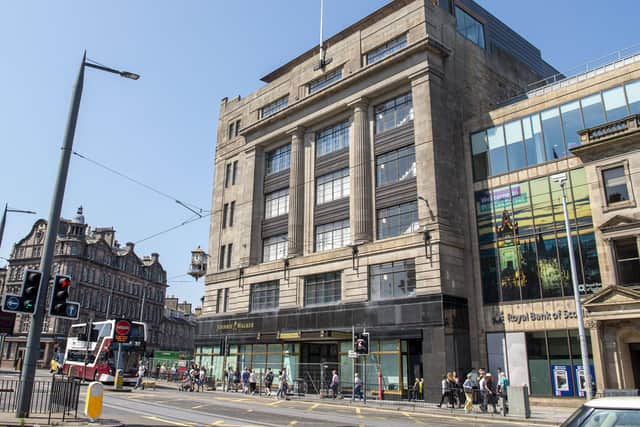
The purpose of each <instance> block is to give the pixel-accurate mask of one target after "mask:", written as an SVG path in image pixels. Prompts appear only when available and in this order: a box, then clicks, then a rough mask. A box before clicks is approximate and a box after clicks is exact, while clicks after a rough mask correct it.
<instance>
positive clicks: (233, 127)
mask: <svg viewBox="0 0 640 427" xmlns="http://www.w3.org/2000/svg"><path fill="white" fill-rule="evenodd" d="M235 133H236V122H231V123H229V130H228V131H227V139H231V138H233V137H234V136H235Z"/></svg>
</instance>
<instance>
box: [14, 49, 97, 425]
mask: <svg viewBox="0 0 640 427" xmlns="http://www.w3.org/2000/svg"><path fill="white" fill-rule="evenodd" d="M85 60H86V53H85V54H84V55H83V57H82V63H81V65H80V71H79V72H78V78H77V80H76V85H75V88H74V91H73V98H72V102H71V108H70V110H69V117H68V119H67V129H66V131H65V137H64V145H63V146H62V153H61V154H60V164H59V166H58V176H57V177H56V184H55V188H54V191H53V200H52V201H51V210H50V212H49V220H48V222H47V235H46V237H45V240H44V251H43V254H42V259H41V261H40V271H41V272H42V278H41V280H40V292H38V299H37V301H36V308H35V311H34V313H33V318H32V319H31V325H30V326H29V336H28V338H27V352H26V355H25V362H24V365H23V369H22V386H21V387H20V394H19V395H18V408H17V410H16V418H25V417H28V416H29V410H30V407H31V393H32V392H33V381H34V378H35V374H36V362H37V361H38V357H39V355H40V336H41V334H42V324H43V323H44V316H45V312H44V309H45V301H46V300H47V292H48V288H49V277H50V275H51V262H52V260H53V252H54V249H55V245H56V236H57V235H58V225H59V222H60V212H61V210H62V201H63V199H64V189H65V187H66V184H67V175H68V172H69V161H70V159H71V151H72V148H73V137H74V135H75V132H76V122H77V121H78V112H79V110H80V99H81V98H82V87H83V82H84V65H85Z"/></svg>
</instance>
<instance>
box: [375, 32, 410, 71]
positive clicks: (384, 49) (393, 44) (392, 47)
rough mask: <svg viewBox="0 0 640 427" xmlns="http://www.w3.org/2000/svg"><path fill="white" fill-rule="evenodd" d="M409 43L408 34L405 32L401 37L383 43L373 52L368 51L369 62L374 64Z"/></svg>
mask: <svg viewBox="0 0 640 427" xmlns="http://www.w3.org/2000/svg"><path fill="white" fill-rule="evenodd" d="M406 45H407V35H406V34H403V35H401V36H400V37H396V38H395V39H393V40H391V41H389V42H387V43H385V44H383V45H382V46H380V47H377V48H375V49H374V50H372V51H371V52H369V53H367V64H374V63H376V62H378V61H381V60H382V59H384V58H386V57H387V56H389V55H391V54H392V53H393V52H396V51H398V50H400V49H402V48H404V47H405V46H406Z"/></svg>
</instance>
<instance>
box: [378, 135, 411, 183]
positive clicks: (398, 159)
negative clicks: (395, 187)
mask: <svg viewBox="0 0 640 427" xmlns="http://www.w3.org/2000/svg"><path fill="white" fill-rule="evenodd" d="M415 176H416V151H415V148H414V146H413V145H410V146H409V147H404V148H400V149H399V150H394V151H390V152H388V153H384V154H380V155H378V156H376V185H377V186H378V187H381V186H384V185H388V184H393V183H395V182H400V181H404V180H406V179H409V178H415Z"/></svg>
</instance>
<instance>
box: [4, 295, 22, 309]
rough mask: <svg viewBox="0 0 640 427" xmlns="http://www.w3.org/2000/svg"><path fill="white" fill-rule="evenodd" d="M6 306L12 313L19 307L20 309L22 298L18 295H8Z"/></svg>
mask: <svg viewBox="0 0 640 427" xmlns="http://www.w3.org/2000/svg"><path fill="white" fill-rule="evenodd" d="M4 306H5V307H6V308H7V309H9V310H11V311H14V310H17V309H18V307H20V297H19V296H17V295H7V296H6V298H5V301H4Z"/></svg>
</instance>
